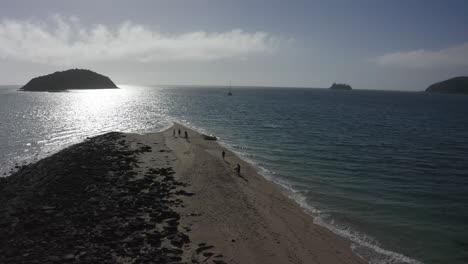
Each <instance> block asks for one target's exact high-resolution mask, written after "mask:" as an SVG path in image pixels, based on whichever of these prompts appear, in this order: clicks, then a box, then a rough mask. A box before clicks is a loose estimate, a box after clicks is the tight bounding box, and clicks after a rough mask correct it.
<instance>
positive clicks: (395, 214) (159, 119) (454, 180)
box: [0, 86, 468, 263]
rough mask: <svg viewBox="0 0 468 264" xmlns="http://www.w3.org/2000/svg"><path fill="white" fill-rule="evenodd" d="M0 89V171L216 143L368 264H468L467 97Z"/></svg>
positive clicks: (242, 90) (178, 89)
mask: <svg viewBox="0 0 468 264" xmlns="http://www.w3.org/2000/svg"><path fill="white" fill-rule="evenodd" d="M122 87H123V89H121V90H114V91H112V90H106V91H73V92H69V93H25V92H16V91H15V89H16V87H7V88H0V172H1V173H2V174H3V173H7V174H8V172H9V169H10V168H11V167H13V166H14V165H15V162H19V163H21V162H23V161H32V160H34V159H37V158H41V157H44V156H47V155H50V153H53V152H55V151H57V150H59V149H61V148H63V147H64V146H66V145H69V144H72V143H75V142H79V141H81V140H83V139H84V138H86V137H87V136H92V135H96V134H100V133H103V132H106V131H115V130H118V131H127V132H148V131H158V130H161V129H164V128H165V127H168V126H169V125H170V124H171V122H172V121H179V122H182V123H186V124H188V125H190V126H192V127H194V128H197V129H199V130H201V131H204V132H206V133H212V134H215V135H217V136H219V137H220V139H221V142H222V144H225V145H226V146H227V147H229V148H230V149H232V150H234V151H236V152H237V153H239V155H241V157H243V158H244V159H246V160H247V161H250V162H251V163H253V164H254V165H256V166H257V168H258V169H259V171H260V172H261V173H262V174H263V175H265V177H268V178H269V179H271V180H273V181H275V182H277V183H279V184H281V185H282V186H284V187H285V189H286V193H287V194H288V195H289V196H291V197H292V198H294V199H295V200H296V201H297V202H298V203H299V204H300V205H301V206H303V207H304V209H305V210H306V211H307V212H309V213H310V214H312V215H313V216H314V219H315V220H314V221H315V222H316V223H318V224H320V225H323V226H326V227H327V228H329V229H331V230H332V231H334V232H335V233H337V234H340V235H341V236H344V237H346V238H348V239H350V240H352V241H353V243H352V244H353V250H354V251H355V252H356V253H357V254H359V255H361V256H363V257H365V258H366V259H368V260H369V261H370V262H372V263H419V262H422V263H467V262H468V231H467V230H468V210H467V209H468V208H467V207H468V195H467V194H468V155H467V154H468V139H467V135H468V119H467V118H466V113H468V96H454V95H438V94H425V93H405V92H378V91H329V90H323V89H286V88H269V89H267V88H255V87H251V88H236V89H233V92H234V95H233V96H231V97H228V96H226V92H227V91H226V89H223V88H208V87H132V86H122Z"/></svg>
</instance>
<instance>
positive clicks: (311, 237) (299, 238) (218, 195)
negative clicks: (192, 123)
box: [0, 124, 366, 263]
mask: <svg viewBox="0 0 468 264" xmlns="http://www.w3.org/2000/svg"><path fill="white" fill-rule="evenodd" d="M173 128H181V130H182V135H183V133H184V131H185V130H186V131H187V132H188V134H189V139H188V141H187V140H186V139H183V138H180V137H178V136H177V137H173V136H172V129H173ZM109 135H113V136H115V137H117V138H115V139H114V138H108V139H106V137H107V136H109ZM95 141H99V142H101V143H99V144H94V145H93V144H92V143H93V142H95ZM102 144H104V145H106V146H108V147H109V148H110V149H111V150H112V151H114V152H115V155H107V156H106V155H105V156H104V157H100V156H96V155H95V156H90V155H92V153H94V154H96V153H101V154H102V150H101V145H102ZM115 146H117V150H114V149H113V148H114V147H115ZM88 147H90V148H88ZM80 148H81V149H80ZM84 149H87V150H84ZM223 149H224V150H225V152H226V154H227V155H226V161H224V162H223V160H222V157H221V151H222V150H223ZM86 151H87V152H86ZM112 151H111V152H112ZM119 151H120V152H119ZM121 152H122V153H121ZM73 153H74V155H78V156H79V157H78V158H76V157H74V160H73V161H74V162H73V161H72V160H71V158H73V156H69V155H71V154H73ZM123 153H125V154H123ZM84 154H88V155H84ZM90 157H95V158H96V159H101V161H102V163H103V164H104V165H102V164H101V167H99V170H97V173H96V175H94V176H93V177H92V178H93V179H95V180H96V181H97V183H95V184H98V185H99V184H104V185H103V188H101V189H97V190H94V192H93V191H90V192H89V193H86V195H77V197H76V199H75V200H73V199H72V200H73V201H72V202H74V203H75V202H76V203H77V204H78V205H80V206H78V207H76V206H72V207H70V206H67V205H69V204H63V203H62V201H61V200H56V201H55V203H57V204H55V205H53V206H52V205H41V206H42V207H40V208H39V212H38V213H37V214H36V216H37V217H38V218H39V222H40V221H41V220H47V221H45V222H44V223H48V222H50V221H51V222H52V223H55V224H58V225H60V224H61V223H68V224H70V226H71V227H73V228H75V230H74V232H75V233H74V235H77V236H78V237H80V234H81V233H80V230H81V231H83V230H82V229H83V228H84V229H86V228H85V227H81V226H79V225H78V224H77V223H75V221H74V220H75V218H74V217H73V216H74V215H75V214H77V213H78V212H79V213H80V214H81V215H88V214H89V217H91V218H92V217H97V218H98V219H97V222H99V223H100V222H102V223H103V225H104V226H105V224H106V223H107V222H108V221H111V223H113V226H112V225H111V227H113V228H110V230H106V229H105V228H104V229H103V230H100V232H98V233H101V237H99V240H104V241H106V243H110V244H111V246H108V247H106V248H103V249H102V254H103V256H102V257H105V258H104V260H105V259H107V260H112V261H114V262H117V263H125V261H124V260H125V259H127V258H128V259H140V260H142V259H141V257H142V256H140V255H144V256H146V257H148V258H151V257H155V256H157V255H159V256H162V257H167V259H161V258H160V262H159V263H171V262H172V261H173V262H176V261H182V262H184V261H185V262H188V263H202V262H203V261H206V263H366V262H365V261H364V260H362V259H361V258H359V257H358V256H356V255H354V254H353V252H352V251H351V247H350V242H349V241H347V240H345V239H344V238H341V237H339V236H338V235H336V234H334V233H332V231H330V230H328V229H326V228H324V227H321V226H319V225H316V224H314V223H313V218H312V217H311V216H310V215H308V214H306V213H305V212H304V211H303V209H302V208H301V207H300V206H299V205H298V204H297V203H296V202H295V201H293V200H292V199H290V198H289V197H287V196H286V195H284V194H283V192H282V190H281V189H280V186H278V185H277V184H276V183H274V182H271V181H268V180H267V179H265V178H264V177H263V176H261V175H259V174H258V173H257V171H256V169H255V168H254V167H253V166H252V165H251V164H249V163H248V162H245V161H243V160H242V159H240V158H239V157H238V156H236V155H235V154H234V153H233V152H231V151H230V150H228V149H226V148H224V147H222V146H221V145H220V144H218V143H217V142H212V141H205V140H203V139H202V137H201V134H199V133H198V132H196V131H194V130H191V129H190V128H187V127H184V126H182V125H180V124H175V125H174V126H172V127H171V128H169V129H166V130H164V131H162V132H158V133H149V134H144V135H139V134H123V133H116V134H114V133H108V134H105V135H102V136H97V137H93V138H91V139H89V140H86V141H85V142H83V143H79V144H77V145H73V146H71V147H68V148H66V149H64V150H62V151H60V152H58V153H56V154H54V155H52V156H50V157H48V158H45V159H43V160H40V161H38V162H36V163H34V164H31V165H28V166H26V167H25V168H23V169H21V170H20V171H18V172H16V173H14V174H13V175H12V176H10V177H11V178H10V177H8V179H6V180H2V182H1V183H0V190H2V191H1V192H0V201H1V202H2V204H1V205H0V222H1V225H0V226H1V228H0V231H5V230H6V231H12V230H14V231H15V232H14V233H11V232H10V233H9V232H0V238H2V240H3V241H4V238H3V237H2V236H4V237H5V238H7V240H8V241H10V240H13V241H20V242H25V241H24V240H22V238H24V237H21V235H26V234H30V233H31V232H33V233H34V234H36V235H38V237H37V239H39V240H40V238H41V235H43V234H48V235H50V234H49V233H48V232H49V231H47V228H48V226H47V225H46V226H45V227H44V228H46V230H36V229H37V228H38V226H36V225H35V224H34V223H29V222H27V221H26V220H27V219H28V217H29V216H30V215H31V213H35V212H36V211H37V209H38V206H39V204H40V203H43V202H44V201H46V200H47V197H50V196H46V198H44V197H42V196H38V195H39V194H40V193H41V191H43V192H45V193H42V195H44V194H47V193H48V192H55V191H59V192H58V193H57V194H56V195H57V196H58V197H62V196H63V197H69V196H70V195H72V194H73V193H74V192H75V191H77V192H78V191H81V189H79V188H78V189H77V190H74V188H72V186H68V187H70V188H69V192H70V193H71V194H70V193H61V192H60V190H56V189H58V188H57V187H60V186H62V185H63V186H67V185H68V184H69V183H68V181H69V180H68V179H67V178H64V177H67V176H65V175H68V174H67V173H62V171H66V169H68V171H69V172H68V173H70V172H71V173H75V174H76V175H77V176H76V180H80V181H78V183H82V182H81V181H83V180H84V179H86V180H88V178H89V177H88V176H89V175H93V174H92V173H91V172H92V171H93V170H94V169H95V167H96V166H97V165H96V164H93V163H92V162H91V164H90V160H89V159H90ZM109 157H110V158H109ZM104 158H105V159H104ZM60 159H64V160H62V163H57V161H58V160H60ZM106 159H109V160H106ZM122 161H123V163H121V162H122ZM70 163H71V164H74V165H69V164H70ZM114 163H115V164H114ZM237 163H239V164H240V165H241V176H242V177H238V176H237V175H235V172H234V170H233V168H234V165H235V164H237ZM51 164H55V165H51ZM57 164H58V165H57ZM105 164H108V165H109V168H106V167H105ZM49 165H51V166H49ZM120 165H122V166H120ZM68 166H75V167H76V168H75V167H73V168H69V167H68ZM103 166H104V167H103ZM48 167H50V168H48ZM82 167H84V168H82ZM163 168H165V169H164V170H162V169H163ZM169 168H171V169H169ZM37 170H41V171H42V172H37ZM90 171H91V172H90ZM103 172H106V174H105V175H106V176H105V177H104V178H105V179H102V178H100V177H101V175H102V173H103ZM61 173H62V174H63V175H62V176H60V177H57V174H61ZM32 174H34V175H32ZM162 174H165V175H162ZM37 175H40V176H37ZM161 175H162V177H163V178H160V176H161ZM171 177H172V178H171ZM31 178H32V179H33V180H31ZM38 178H40V179H38ZM164 179H166V180H164ZM106 181H108V182H113V183H118V185H117V186H119V188H121V190H114V189H113V188H112V187H113V186H112V184H107V185H106ZM103 182H104V183H103ZM134 182H138V184H137V186H134V185H135V183H134ZM33 183H41V184H39V185H37V184H33ZM52 183H53V184H52ZM31 184H32V185H31ZM129 184H130V185H131V186H133V187H132V188H130V189H128V187H129V186H128V185H129ZM78 185H80V184H78ZM85 185H86V184H83V186H81V187H82V189H83V190H86V188H87V187H88V186H89V185H87V186H85ZM155 185H156V186H159V187H161V186H165V187H164V188H167V190H166V191H165V192H164V193H161V192H160V191H158V189H157V188H154V186H155ZM44 186H45V188H44ZM13 187H15V188H19V189H23V190H22V191H19V192H18V191H17V192H16V193H11V192H9V193H7V195H5V192H4V190H5V188H12V189H13V190H18V189H15V188H13ZM54 187H55V188H54ZM164 188H163V189H164ZM107 189H110V190H109V193H107V194H108V195H109V196H108V197H110V198H98V201H94V202H93V200H95V199H92V198H94V197H97V194H99V193H101V192H105V193H106V192H107V191H104V190H107ZM38 190H39V194H36V192H35V191H38ZM79 193H80V192H78V193H77V194H79ZM122 193H127V194H129V193H133V195H125V196H123V197H124V198H125V199H124V198H123V197H122ZM8 194H9V195H10V196H8ZM54 194H55V193H54ZM148 195H149V196H148ZM81 196H83V197H81ZM99 197H100V196H99ZM31 198H34V199H31ZM99 199H101V200H99ZM106 199H107V200H106ZM122 199H124V200H125V201H126V200H131V201H133V202H135V203H139V202H142V201H143V204H141V206H139V207H138V208H132V207H130V208H128V205H127V206H124V207H121V208H126V209H129V210H130V209H131V210H136V211H138V212H136V214H132V213H135V212H127V213H128V214H125V215H120V213H119V212H114V213H115V214H117V216H118V217H117V218H116V219H114V218H115V216H116V215H112V214H110V215H108V216H106V214H105V212H106V210H107V209H106V208H109V207H110V206H111V205H115V204H117V205H120V203H122ZM155 199H156V201H159V202H157V203H156V204H159V205H158V206H160V208H159V209H158V207H154V206H156V205H154V203H153V202H154V200H155ZM158 199H159V200H158ZM140 200H142V201H140ZM103 201H105V202H107V203H109V204H108V205H107V206H104V209H105V210H101V209H102V208H103V207H102V206H98V207H96V206H95V205H94V204H95V203H96V202H99V204H101V203H103ZM19 202H21V203H19ZM23 205H24V206H23ZM44 206H45V207H44ZM51 207H53V208H51ZM95 207H96V208H95ZM5 208H6V209H5ZM44 208H45V209H44ZM76 208H80V210H82V212H81V211H80V210H78V211H75V212H70V209H76ZM89 208H95V209H97V210H98V212H97V214H98V215H97V216H94V214H96V212H95V211H93V212H91V210H90V209H89ZM148 208H149V209H148ZM161 208H163V209H164V210H163V211H167V214H168V215H169V216H170V217H168V218H165V219H159V218H158V217H157V216H154V215H153V216H154V217H153V216H152V215H151V214H156V212H158V210H160V209H161ZM150 209H151V210H150ZM99 210H100V211H103V212H99ZM131 210H130V211H131ZM148 210H149V212H148ZM47 211H51V212H50V214H49V213H44V212H47ZM5 212H6V213H5ZM101 214H103V215H105V216H102V217H101V216H100V215H101ZM15 215H16V216H15ZM18 215H19V216H18ZM75 216H76V215H75ZM110 219H114V220H110ZM135 219H139V220H135ZM112 221H114V222H112ZM158 221H160V222H158ZM132 222H136V224H135V226H134V227H132V229H131V230H132V233H125V230H127V229H128V226H126V223H132ZM95 225H98V224H95ZM161 225H162V227H161ZM101 228H102V225H101ZM158 228H159V229H161V228H162V229H161V230H159V229H158ZM30 229H31V230H30ZM166 229H167V230H166ZM116 230H118V231H116ZM46 231H47V232H46ZM108 231H109V232H110V233H112V234H107V233H106V232H108ZM111 231H112V232H111ZM116 232H118V233H117V234H115V233H116ZM122 232H124V234H122ZM84 233H86V232H84ZM68 235H69V234H61V235H58V236H56V237H54V238H53V239H52V240H57V242H61V241H62V240H65V241H67V239H69V238H70V237H68ZM87 235H88V236H89V235H91V237H90V239H91V238H92V239H97V238H95V237H94V236H93V235H94V233H93V232H91V233H88V234H87ZM52 237H53V236H52ZM150 238H151V239H150ZM15 239H16V240H15ZM80 239H81V240H79V241H83V244H85V247H86V245H87V246H91V245H92V246H93V248H95V250H96V252H94V251H93V252H86V253H85V254H82V252H84V251H85V250H81V249H78V250H77V249H74V248H75V247H76V243H71V244H70V245H69V246H70V247H71V248H72V249H67V250H68V251H67V250H65V249H64V248H61V247H56V248H54V247H52V248H48V249H47V251H46V252H48V253H50V254H49V255H52V256H54V259H58V260H60V261H63V262H66V261H72V262H73V261H74V262H76V263H88V262H91V261H92V260H95V259H93V257H98V256H97V255H98V254H97V253H98V252H101V248H99V246H97V245H96V244H97V243H96V242H95V241H93V240H92V239H91V240H90V239H87V237H86V236H83V237H80ZM74 241H75V242H76V241H77V240H76V238H75V239H74ZM33 244H34V245H35V244H36V243H35V241H33ZM57 244H59V243H57ZM4 247H5V246H4ZM4 247H1V248H0V252H2V253H3V252H4V251H5V248H4ZM6 247H8V246H6ZM81 247H83V246H81ZM29 248H31V247H29ZM32 248H35V247H32ZM39 248H40V247H39ZM136 248H148V252H146V253H144V254H143V253H141V252H140V254H134V253H135V252H132V250H134V249H136ZM80 250H81V251H80ZM69 252H70V253H69ZM109 252H113V253H112V254H110V255H109ZM155 252H156V253H155ZM9 253H10V254H5V255H6V256H10V258H12V259H9V260H10V262H11V263H16V262H15V259H16V260H17V258H18V256H21V257H23V256H24V254H27V255H26V258H29V257H30V258H33V257H34V256H35V259H43V257H46V256H42V257H41V255H40V252H35V251H34V250H33V251H32V253H31V252H30V253H28V252H24V253H23V252H16V254H15V252H13V254H11V253H12V252H9ZM20 253H22V254H20ZM35 254H36V255H35ZM37 254H39V255H37ZM99 257H100V256H99ZM0 260H1V257H0ZM12 260H13V261H12ZM104 260H102V261H104ZM49 261H50V260H49ZM156 263H158V262H156Z"/></svg>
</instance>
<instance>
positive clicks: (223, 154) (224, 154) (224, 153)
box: [221, 150, 226, 160]
mask: <svg viewBox="0 0 468 264" xmlns="http://www.w3.org/2000/svg"><path fill="white" fill-rule="evenodd" d="M221 155H222V156H223V160H224V157H225V156H226V152H224V150H223V153H221Z"/></svg>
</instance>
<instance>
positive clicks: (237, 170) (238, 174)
mask: <svg viewBox="0 0 468 264" xmlns="http://www.w3.org/2000/svg"><path fill="white" fill-rule="evenodd" d="M235 170H236V172H237V176H240V165H239V163H237V166H236V168H235Z"/></svg>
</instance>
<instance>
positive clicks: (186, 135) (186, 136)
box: [184, 131, 188, 139]
mask: <svg viewBox="0 0 468 264" xmlns="http://www.w3.org/2000/svg"><path fill="white" fill-rule="evenodd" d="M184 134H185V138H186V139H188V134H187V131H185V133H184Z"/></svg>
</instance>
